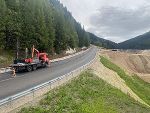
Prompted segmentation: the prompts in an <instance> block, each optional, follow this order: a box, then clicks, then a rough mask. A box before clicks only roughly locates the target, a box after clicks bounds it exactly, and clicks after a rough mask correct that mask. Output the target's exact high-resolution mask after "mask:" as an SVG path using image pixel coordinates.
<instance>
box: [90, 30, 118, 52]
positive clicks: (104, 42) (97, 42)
mask: <svg viewBox="0 0 150 113" xmlns="http://www.w3.org/2000/svg"><path fill="white" fill-rule="evenodd" d="M89 36H90V41H91V44H94V45H97V46H101V47H105V48H108V49H114V48H116V47H117V43H115V42H112V41H109V40H106V39H103V38H100V37H97V36H96V35H94V34H92V33H89Z"/></svg>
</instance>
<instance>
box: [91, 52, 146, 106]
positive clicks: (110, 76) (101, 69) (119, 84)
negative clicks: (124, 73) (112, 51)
mask: <svg viewBox="0 0 150 113" xmlns="http://www.w3.org/2000/svg"><path fill="white" fill-rule="evenodd" d="M99 55H100V54H98V55H97V58H96V60H95V61H94V63H93V64H92V65H91V69H92V70H93V72H94V73H95V74H96V75H97V76H99V77H100V78H102V79H103V80H105V81H106V82H108V83H109V84H111V85H112V86H114V87H116V88H118V89H120V90H121V91H122V92H124V93H125V94H127V95H129V96H131V97H132V98H134V99H135V100H136V101H139V102H141V103H143V104H145V105H147V104H146V103H145V102H144V101H143V100H142V99H140V98H139V97H138V96H137V95H136V94H135V93H134V92H133V91H132V90H131V89H130V88H129V87H128V86H127V85H126V84H125V81H124V80H123V79H121V78H120V77H119V75H118V74H117V73H115V72H114V71H112V70H110V69H108V68H106V67H105V66H103V64H102V63H101V62H100V58H99Z"/></svg>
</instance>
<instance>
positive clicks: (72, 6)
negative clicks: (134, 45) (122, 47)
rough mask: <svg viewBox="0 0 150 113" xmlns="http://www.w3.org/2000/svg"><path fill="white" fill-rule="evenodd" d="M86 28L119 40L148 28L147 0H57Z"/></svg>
mask: <svg viewBox="0 0 150 113" xmlns="http://www.w3.org/2000/svg"><path fill="white" fill-rule="evenodd" d="M60 1H61V2H62V3H63V4H64V6H66V7H67V8H68V10H69V11H70V12H72V15H73V16H74V17H75V19H76V20H77V21H78V22H80V23H81V24H82V25H84V27H85V29H86V30H88V31H90V32H92V33H94V34H96V35H98V36H100V37H104V38H107V39H109V40H112V41H116V42H120V41H124V40H127V39H129V38H133V37H135V36H137V35H140V34H143V33H145V32H147V31H149V30H150V21H149V19H150V13H149V12H150V2H149V0H138V1H135V0H60Z"/></svg>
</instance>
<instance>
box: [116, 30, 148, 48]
mask: <svg viewBox="0 0 150 113" xmlns="http://www.w3.org/2000/svg"><path fill="white" fill-rule="evenodd" d="M118 48H121V49H150V32H147V33H145V34H143V35H140V36H137V37H135V38H132V39H130V40H127V41H125V42H122V43H119V44H118Z"/></svg>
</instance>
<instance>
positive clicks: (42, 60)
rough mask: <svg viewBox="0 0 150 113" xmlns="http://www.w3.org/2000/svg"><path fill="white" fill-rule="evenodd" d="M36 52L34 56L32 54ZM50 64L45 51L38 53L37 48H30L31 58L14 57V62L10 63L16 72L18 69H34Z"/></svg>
mask: <svg viewBox="0 0 150 113" xmlns="http://www.w3.org/2000/svg"><path fill="white" fill-rule="evenodd" d="M35 52H36V57H34V54H35ZM48 65H50V60H49V58H48V54H47V53H40V52H39V51H38V50H37V49H35V48H34V46H33V48H32V58H25V59H16V60H14V63H13V64H11V65H10V67H13V68H14V69H15V71H16V72H20V71H28V72H30V71H35V70H36V69H37V68H39V67H43V68H45V67H47V66H48Z"/></svg>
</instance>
